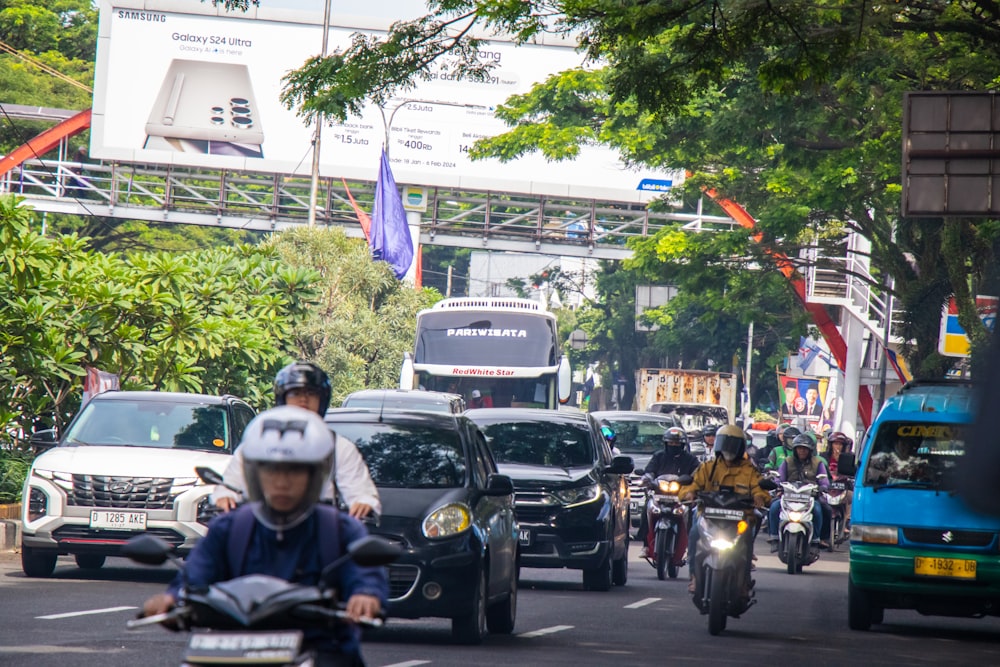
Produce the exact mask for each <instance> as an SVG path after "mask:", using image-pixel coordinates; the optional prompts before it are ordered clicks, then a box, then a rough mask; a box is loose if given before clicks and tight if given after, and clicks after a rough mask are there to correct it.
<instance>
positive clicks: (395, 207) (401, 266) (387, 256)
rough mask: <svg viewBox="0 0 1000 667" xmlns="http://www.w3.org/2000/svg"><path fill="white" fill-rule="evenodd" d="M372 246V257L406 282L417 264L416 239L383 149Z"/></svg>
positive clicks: (371, 239)
mask: <svg viewBox="0 0 1000 667" xmlns="http://www.w3.org/2000/svg"><path fill="white" fill-rule="evenodd" d="M368 245H369V247H370V248H371V249H372V258H373V259H375V260H381V261H383V262H388V263H389V265H390V266H391V267H392V270H393V271H394V272H395V273H396V277H397V278H400V279H402V277H403V276H405V275H406V272H407V270H409V268H410V264H412V263H413V239H411V238H410V228H409V226H408V225H407V224H406V209H404V208H403V198H402V197H401V196H400V195H399V188H397V187H396V179H394V178H393V177H392V170H391V169H390V168H389V156H388V155H386V154H385V149H382V165H381V167H380V168H379V171H378V182H377V183H376V184H375V205H374V206H373V207H372V226H371V236H370V238H369V240H368Z"/></svg>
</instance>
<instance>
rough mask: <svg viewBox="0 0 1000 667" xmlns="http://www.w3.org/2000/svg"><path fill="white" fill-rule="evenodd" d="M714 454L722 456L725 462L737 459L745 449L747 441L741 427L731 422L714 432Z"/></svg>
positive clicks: (741, 456)
mask: <svg viewBox="0 0 1000 667" xmlns="http://www.w3.org/2000/svg"><path fill="white" fill-rule="evenodd" d="M714 451H715V455H716V456H722V457H723V458H724V459H726V462H727V463H732V462H733V461H739V460H740V459H742V458H743V454H744V453H746V451H747V441H746V438H745V437H744V435H743V429H741V428H740V427H739V426H735V425H733V424H728V425H726V426H723V427H722V428H720V429H719V430H718V431H716V432H715V448H714Z"/></svg>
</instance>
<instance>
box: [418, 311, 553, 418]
mask: <svg viewBox="0 0 1000 667" xmlns="http://www.w3.org/2000/svg"><path fill="white" fill-rule="evenodd" d="M570 383H571V374H570V367H569V360H568V359H567V358H566V357H565V356H563V354H562V352H561V351H560V348H559V337H558V335H557V332H556V317H555V315H553V314H552V313H551V312H549V311H548V310H547V309H546V308H545V306H544V305H542V304H541V303H539V302H537V301H532V300H529V299H515V298H499V297H483V298H478V297H457V298H449V299H443V300H441V301H439V302H437V303H436V304H434V306H432V307H431V308H427V309H425V310H422V311H420V312H419V313H417V337H416V344H415V346H414V349H413V352H412V354H411V353H409V352H407V353H406V354H405V355H404V359H403V368H402V372H401V373H400V378H399V386H400V388H401V389H425V390H428V391H444V392H450V393H454V394H462V395H463V396H465V400H466V402H467V403H468V405H469V407H470V408H472V407H497V408H500V407H537V408H551V409H554V408H557V407H558V406H559V404H560V403H565V402H566V401H567V400H568V399H569V395H570V388H571V387H570Z"/></svg>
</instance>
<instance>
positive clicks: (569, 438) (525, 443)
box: [476, 419, 596, 468]
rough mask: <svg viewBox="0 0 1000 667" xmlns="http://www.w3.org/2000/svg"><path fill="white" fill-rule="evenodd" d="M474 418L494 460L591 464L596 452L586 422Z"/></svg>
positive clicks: (544, 464)
mask: <svg viewBox="0 0 1000 667" xmlns="http://www.w3.org/2000/svg"><path fill="white" fill-rule="evenodd" d="M476 422H477V423H478V424H479V427H480V428H481V429H482V430H483V433H484V434H485V435H486V440H487V441H488V442H489V444H490V448H491V449H492V450H493V456H494V458H495V459H496V461H497V463H523V464H527V465H541V466H554V467H559V468H572V467H580V466H590V465H593V463H594V460H595V457H596V453H595V451H594V446H593V444H592V440H591V431H590V428H589V425H588V424H586V423H573V422H563V421H491V420H488V419H483V420H479V419H477V420H476Z"/></svg>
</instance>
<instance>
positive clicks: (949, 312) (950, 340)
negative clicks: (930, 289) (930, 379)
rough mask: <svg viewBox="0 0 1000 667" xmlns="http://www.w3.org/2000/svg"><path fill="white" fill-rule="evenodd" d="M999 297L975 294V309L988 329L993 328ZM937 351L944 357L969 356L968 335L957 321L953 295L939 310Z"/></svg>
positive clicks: (956, 308)
mask: <svg viewBox="0 0 1000 667" xmlns="http://www.w3.org/2000/svg"><path fill="white" fill-rule="evenodd" d="M998 303H1000V297H995V296H985V295H982V294H979V295H976V310H977V311H979V317H980V319H982V321H983V324H985V325H986V328H987V329H989V330H990V331H993V330H994V329H995V325H996V319H997V304H998ZM938 352H940V353H941V354H943V355H944V356H946V357H967V356H969V335H968V334H967V333H966V331H965V327H963V326H962V325H961V324H959V323H958V306H957V305H956V304H955V297H949V298H948V303H946V304H945V306H944V309H943V310H942V312H941V328H940V331H939V335H938Z"/></svg>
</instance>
